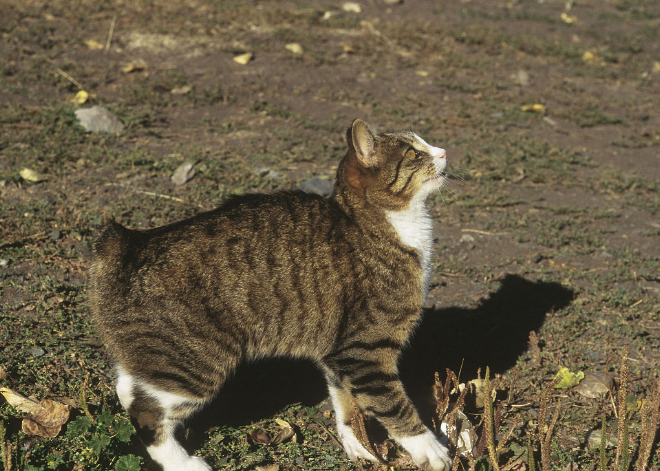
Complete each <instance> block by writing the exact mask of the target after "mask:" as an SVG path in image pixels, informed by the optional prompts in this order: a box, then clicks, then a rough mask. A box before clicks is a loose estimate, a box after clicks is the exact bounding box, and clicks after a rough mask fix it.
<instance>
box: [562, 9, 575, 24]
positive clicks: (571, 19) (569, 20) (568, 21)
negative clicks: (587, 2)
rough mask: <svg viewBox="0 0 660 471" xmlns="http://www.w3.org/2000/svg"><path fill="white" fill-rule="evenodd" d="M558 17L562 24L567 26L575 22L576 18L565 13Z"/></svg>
mask: <svg viewBox="0 0 660 471" xmlns="http://www.w3.org/2000/svg"><path fill="white" fill-rule="evenodd" d="M560 17H561V20H562V21H563V22H564V23H566V24H569V25H570V24H573V23H576V22H577V16H573V15H569V14H568V13H566V12H563V13H562V14H561V15H560Z"/></svg>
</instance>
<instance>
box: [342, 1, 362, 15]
mask: <svg viewBox="0 0 660 471" xmlns="http://www.w3.org/2000/svg"><path fill="white" fill-rule="evenodd" d="M341 9H342V10H344V11H347V12H349V13H362V7H361V6H360V4H359V3H356V2H346V3H344V4H343V5H342V6H341Z"/></svg>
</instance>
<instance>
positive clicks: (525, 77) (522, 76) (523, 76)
mask: <svg viewBox="0 0 660 471" xmlns="http://www.w3.org/2000/svg"><path fill="white" fill-rule="evenodd" d="M516 81H517V82H518V83H519V84H520V85H521V86H523V87H526V86H527V85H529V74H528V73H527V72H525V71H524V70H519V71H518V72H517V73H516Z"/></svg>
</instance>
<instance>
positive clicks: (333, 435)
mask: <svg viewBox="0 0 660 471" xmlns="http://www.w3.org/2000/svg"><path fill="white" fill-rule="evenodd" d="M316 422H317V423H318V424H320V425H321V427H323V430H325V433H327V434H328V435H329V436H330V438H332V439H333V440H334V442H335V443H336V444H337V445H339V448H341V449H343V448H344V445H343V444H342V443H341V442H340V441H339V439H338V438H337V437H335V434H334V433H332V432H331V431H330V429H329V428H328V426H327V425H325V424H324V423H323V422H321V421H320V420H317V421H316Z"/></svg>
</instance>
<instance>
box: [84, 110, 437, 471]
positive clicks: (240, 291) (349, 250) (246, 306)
mask: <svg viewBox="0 0 660 471" xmlns="http://www.w3.org/2000/svg"><path fill="white" fill-rule="evenodd" d="M347 143H348V153H347V155H346V157H345V158H344V159H343V160H342V162H341V164H340V166H339V169H338V172H337V177H336V182H335V192H334V194H333V196H332V197H331V198H330V199H325V198H322V197H320V196H316V195H312V194H306V193H302V192H295V191H294V192H279V193H275V194H255V195H247V196H241V197H236V198H232V199H230V200H229V201H227V202H226V203H225V204H223V205H222V206H221V207H219V208H217V209H215V210H213V211H210V212H206V213H203V214H199V215H197V216H194V217H192V218H190V219H187V220H184V221H180V222H176V223H174V224H170V225H167V226H164V227H160V228H156V229H152V230H147V231H136V230H130V229H127V228H124V227H123V226H121V225H119V224H117V223H111V224H110V225H109V226H108V227H107V228H106V229H105V230H104V231H103V233H102V234H101V236H100V237H99V238H98V240H97V241H96V243H95V244H94V247H93V262H92V267H91V301H92V307H93V314H94V317H95V318H96V321H97V323H98V325H99V328H100V331H101V334H102V335H103V338H104V339H105V342H106V343H107V345H108V346H109V348H110V349H111V351H112V354H113V356H114V359H115V361H116V362H117V364H118V367H119V371H120V374H121V375H123V376H120V384H119V385H118V392H119V394H120V399H121V400H122V403H123V404H124V406H125V407H127V408H128V411H129V413H130V415H131V416H132V418H133V420H134V423H136V425H138V430H139V431H140V433H141V435H142V437H143V441H144V442H145V444H146V445H147V447H148V450H149V452H150V453H151V454H152V457H153V458H154V459H155V460H156V461H160V464H161V465H162V466H163V467H164V468H165V469H175V468H174V467H173V466H174V465H172V464H170V463H166V462H163V461H169V460H170V458H163V456H169V455H167V453H170V451H167V450H165V448H167V447H176V446H178V445H175V444H170V443H169V442H168V440H171V439H172V438H171V436H172V428H173V426H174V425H172V424H176V423H178V422H180V421H182V420H184V419H185V418H186V416H188V415H189V414H190V413H192V412H194V411H195V410H197V409H198V408H200V407H201V406H202V405H203V404H204V403H205V402H207V401H208V400H209V399H211V398H212V397H213V396H214V395H215V394H216V393H217V392H218V390H219V389H220V388H221V387H222V385H223V384H224V382H225V381H226V379H227V378H228V376H229V375H231V373H232V372H233V371H234V370H235V368H236V367H237V366H238V365H239V364H240V363H241V362H244V361H247V360H252V359H258V358H261V357H264V356H287V357H294V358H310V359H312V360H314V361H315V362H316V363H317V364H318V365H319V367H320V368H321V369H322V370H323V371H324V374H325V376H326V378H327V380H328V384H329V387H330V391H331V395H332V397H333V403H334V406H335V409H341V410H337V416H338V419H339V418H343V419H342V420H343V421H344V422H346V423H347V422H348V420H349V417H350V413H349V412H350V410H352V407H353V405H352V404H353V401H356V402H357V404H359V406H360V408H362V410H363V411H364V412H366V413H367V414H368V415H371V416H373V417H375V418H376V419H377V420H379V421H380V422H381V423H382V424H383V425H384V426H385V428H386V429H387V430H388V431H389V432H390V434H391V435H392V436H393V437H394V438H396V439H398V440H400V439H405V438H410V437H418V436H422V435H424V434H426V433H427V432H428V429H427V428H426V427H425V426H424V425H423V424H422V422H421V421H420V418H419V416H418V414H417V412H416V411H415V409H414V407H413V405H412V404H411V403H410V400H409V399H408V397H407V396H406V394H405V392H404V390H403V387H402V385H401V382H400V381H399V377H398V372H397V360H398V357H399V354H400V352H401V349H402V347H403V346H404V345H405V344H406V342H407V341H408V338H409V336H410V334H411V332H412V331H413V329H414V328H415V326H416V324H417V323H418V319H419V315H420V312H421V308H422V304H423V301H424V297H425V292H426V287H425V281H424V280H425V274H424V271H425V270H428V267H427V266H424V263H423V260H422V259H423V257H422V254H421V253H420V250H419V249H418V248H415V247H414V246H411V245H409V244H407V243H406V241H404V240H403V236H402V235H401V229H400V228H397V227H395V226H393V224H392V223H391V222H390V217H389V216H388V215H389V214H390V213H392V212H402V211H407V210H409V206H410V205H412V204H413V202H414V201H415V198H418V199H421V203H420V202H415V203H414V204H421V205H422V206H423V205H424V201H423V200H425V197H426V196H427V194H430V193H431V192H432V191H435V190H437V189H438V188H439V187H440V186H441V180H442V169H441V168H439V167H440V166H441V165H440V163H441V164H444V151H442V155H441V156H439V151H441V149H437V148H434V147H431V146H428V145H427V144H426V143H425V142H424V141H423V140H421V139H419V138H417V136H415V135H414V134H412V133H383V134H377V133H375V132H373V131H372V130H371V128H370V127H369V126H368V125H367V124H366V123H364V122H363V121H360V120H356V121H355V122H354V123H353V125H352V126H351V128H349V130H348V132H347ZM424 146H426V147H424ZM433 153H435V154H438V155H432V154H433ZM441 161H442V162H441ZM439 162H440V163H439ZM442 168H444V166H442ZM420 194H421V197H420V196H419V195H420ZM424 209H425V206H424ZM397 214H398V213H397ZM402 214H403V213H402ZM413 236H414V234H413ZM122 378H123V379H122ZM338 427H339V428H340V435H342V439H343V440H344V444H345V446H346V448H347V451H348V452H349V456H351V458H357V457H366V458H369V456H364V453H363V452H362V451H361V450H357V451H355V450H353V451H351V450H350V449H349V448H351V446H353V447H354V448H355V447H356V446H357V445H355V443H347V441H348V442H351V440H353V438H354V437H353V438H351V437H350V436H348V437H346V436H344V435H347V434H348V435H350V430H347V428H346V425H345V424H344V426H342V424H338ZM342 431H343V432H342ZM400 442H401V443H402V444H403V445H404V446H406V445H405V443H406V442H405V440H400ZM424 446H425V445H424ZM424 446H422V448H424ZM408 448H410V447H408ZM418 448H419V447H418ZM164 450H165V451H164ZM177 450H178V448H177ZM409 451H411V453H412V454H413V458H415V451H413V450H409ZM417 451H419V450H417ZM173 453H174V452H173ZM177 453H178V454H177ZM181 453H185V452H180V450H179V451H176V453H174V454H175V455H176V456H177V457H178V458H180V460H181V462H180V463H179V464H178V465H177V468H176V469H178V468H181V469H183V468H185V469H190V470H197V469H200V470H201V469H209V468H208V466H207V465H205V464H204V463H203V462H202V461H201V460H199V459H198V458H190V457H188V458H190V459H189V460H188V458H186V456H187V455H186V456H184V455H183V454H181ZM418 454H419V453H418ZM427 454H429V453H427ZM432 454H433V453H431V455H432ZM437 454H438V453H436V455H437ZM178 458H177V459H178ZM372 458H373V457H372ZM186 460H188V461H186ZM193 460H194V461H193ZM416 461H419V462H418V464H419V465H420V466H425V467H427V468H428V469H432V470H442V469H445V464H446V463H445V461H443V459H437V457H436V459H435V462H434V461H433V456H431V457H430V458H428V459H426V461H425V458H417V459H416ZM182 463H183V464H182ZM438 463H439V464H438ZM204 466H206V467H204Z"/></svg>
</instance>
